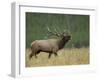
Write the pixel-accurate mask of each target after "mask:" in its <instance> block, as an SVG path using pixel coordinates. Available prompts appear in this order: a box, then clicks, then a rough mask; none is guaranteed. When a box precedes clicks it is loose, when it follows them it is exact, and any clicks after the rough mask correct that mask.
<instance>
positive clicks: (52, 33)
mask: <svg viewBox="0 0 100 80" xmlns="http://www.w3.org/2000/svg"><path fill="white" fill-rule="evenodd" d="M47 30H48V32H49V33H50V34H51V35H56V36H59V35H58V34H57V33H54V32H52V31H51V30H50V28H49V27H47Z"/></svg>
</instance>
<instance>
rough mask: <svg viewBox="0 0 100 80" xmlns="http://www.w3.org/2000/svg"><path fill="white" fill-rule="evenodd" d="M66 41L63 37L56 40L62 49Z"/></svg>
mask: <svg viewBox="0 0 100 80" xmlns="http://www.w3.org/2000/svg"><path fill="white" fill-rule="evenodd" d="M66 42H68V40H67V39H66V38H65V37H63V38H61V39H59V41H58V45H59V49H62V48H63V47H64V46H65V44H66Z"/></svg>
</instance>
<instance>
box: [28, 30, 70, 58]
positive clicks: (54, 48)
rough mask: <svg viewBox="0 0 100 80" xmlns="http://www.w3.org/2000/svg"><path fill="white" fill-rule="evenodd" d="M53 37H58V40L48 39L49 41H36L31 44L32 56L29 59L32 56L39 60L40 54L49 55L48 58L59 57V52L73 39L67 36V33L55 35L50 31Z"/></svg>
mask: <svg viewBox="0 0 100 80" xmlns="http://www.w3.org/2000/svg"><path fill="white" fill-rule="evenodd" d="M49 32H50V33H51V34H52V35H55V36H57V37H58V38H57V39H47V40H35V41H33V42H32V43H31V54H30V56H29V58H30V59H31V58H32V56H35V57H36V58H37V54H39V53H40V52H46V53H49V56H48V58H50V57H51V55H52V54H54V55H55V56H57V52H58V51H59V50H60V49H62V48H63V47H64V46H65V44H66V43H67V42H68V41H69V40H70V39H71V36H70V35H68V34H66V33H65V32H64V33H62V34H58V33H53V32H51V31H50V30H49Z"/></svg>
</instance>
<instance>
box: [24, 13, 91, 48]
mask: <svg viewBox="0 0 100 80" xmlns="http://www.w3.org/2000/svg"><path fill="white" fill-rule="evenodd" d="M47 26H48V27H49V28H50V29H51V30H52V31H54V28H56V29H57V30H58V32H63V30H68V31H70V33H71V35H72V40H71V41H70V42H69V43H68V44H67V45H66V47H69V48H70V47H77V48H80V47H89V16H88V15H67V14H48V13H31V12H26V48H30V44H31V42H32V41H34V40H37V39H48V38H50V37H48V32H47V29H46V27H47Z"/></svg>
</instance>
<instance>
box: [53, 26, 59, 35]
mask: <svg viewBox="0 0 100 80" xmlns="http://www.w3.org/2000/svg"><path fill="white" fill-rule="evenodd" d="M54 31H55V32H56V34H57V35H58V36H60V34H59V33H58V32H57V29H56V28H54Z"/></svg>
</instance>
